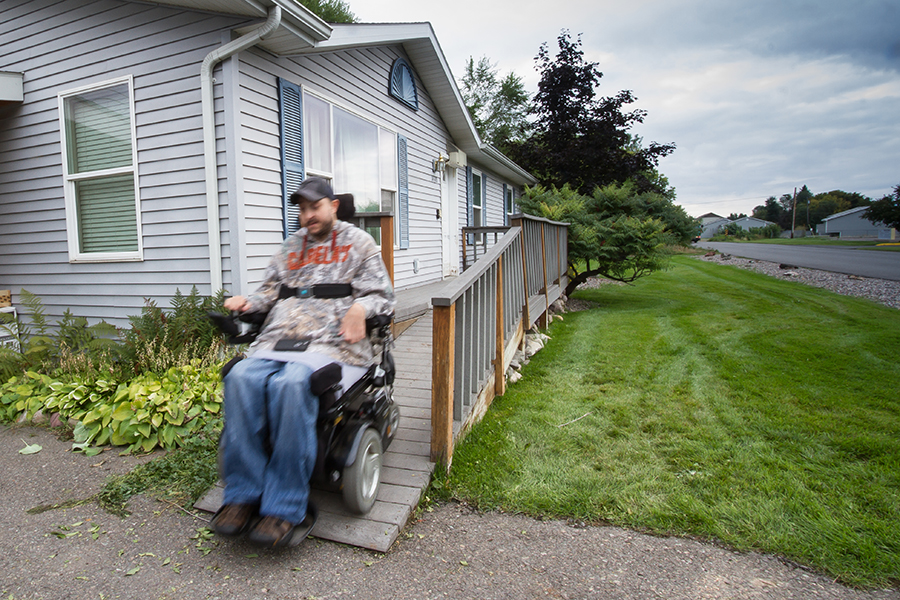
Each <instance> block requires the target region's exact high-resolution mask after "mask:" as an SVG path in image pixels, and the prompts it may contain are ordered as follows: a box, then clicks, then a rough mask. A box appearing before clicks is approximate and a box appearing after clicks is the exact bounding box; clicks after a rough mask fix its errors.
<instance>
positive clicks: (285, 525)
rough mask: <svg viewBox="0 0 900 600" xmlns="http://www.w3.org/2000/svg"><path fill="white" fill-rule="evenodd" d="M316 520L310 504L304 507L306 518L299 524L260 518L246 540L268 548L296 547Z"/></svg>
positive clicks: (316, 517)
mask: <svg viewBox="0 0 900 600" xmlns="http://www.w3.org/2000/svg"><path fill="white" fill-rule="evenodd" d="M318 518H319V511H318V510H317V509H316V506H315V505H314V504H313V503H312V502H310V503H308V504H307V506H306V516H305V517H303V521H301V522H300V523H297V524H296V525H295V524H294V523H291V522H290V521H286V520H285V519H279V518H278V517H272V516H268V517H262V518H261V519H260V520H259V521H258V522H257V523H256V524H255V525H254V526H253V528H252V529H251V530H250V533H249V534H248V535H247V539H248V540H249V541H251V542H253V543H255V544H260V545H262V546H269V547H278V546H297V545H298V544H300V542H302V541H303V540H305V539H306V537H307V536H308V535H309V533H310V531H312V528H313V526H315V524H316V521H317V520H318Z"/></svg>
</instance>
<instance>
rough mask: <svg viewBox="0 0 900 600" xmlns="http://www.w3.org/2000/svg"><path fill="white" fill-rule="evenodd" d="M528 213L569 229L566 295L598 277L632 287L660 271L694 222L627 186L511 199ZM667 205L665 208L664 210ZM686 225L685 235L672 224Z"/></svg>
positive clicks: (539, 190) (537, 191)
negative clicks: (674, 247)
mask: <svg viewBox="0 0 900 600" xmlns="http://www.w3.org/2000/svg"><path fill="white" fill-rule="evenodd" d="M517 202H518V203H519V206H521V208H522V210H523V211H524V212H526V213H528V214H532V215H536V216H540V217H544V218H548V219H553V220H556V221H565V222H568V223H569V224H570V225H569V232H568V238H569V247H568V251H569V284H568V286H566V294H567V295H570V294H572V292H574V291H575V288H577V287H578V286H579V285H580V284H582V283H584V282H585V281H586V280H587V279H588V278H589V277H594V276H598V275H599V276H601V277H606V278H607V279H613V280H615V281H622V282H626V283H629V282H632V281H634V280H636V279H638V278H640V277H643V276H645V275H649V274H650V273H652V272H653V271H658V270H660V269H664V268H666V266H667V264H668V256H669V253H668V250H667V248H668V246H670V245H672V244H675V243H679V242H680V241H682V240H684V238H685V237H687V242H689V241H690V235H693V231H695V230H696V220H694V219H691V218H690V217H688V216H687V215H686V214H684V216H683V218H682V217H681V216H678V218H677V219H673V216H676V215H677V213H678V212H679V211H681V213H684V211H683V209H681V207H678V206H674V205H672V204H671V201H670V200H668V199H667V198H664V197H660V194H658V193H656V192H639V191H638V190H637V188H636V186H635V185H634V184H633V183H631V182H628V183H625V184H622V185H619V184H609V185H607V186H604V187H596V188H594V192H593V194H591V195H584V194H580V193H578V192H577V191H576V190H574V189H573V188H572V187H570V186H569V185H564V186H563V187H562V188H559V189H558V188H556V187H550V188H544V187H542V186H536V187H534V188H530V189H528V190H527V191H526V193H525V195H524V196H522V197H521V198H519V199H518V200H517ZM667 204H668V205H669V207H668V208H666V205H667ZM667 220H668V221H674V222H677V223H681V224H682V225H688V224H690V227H691V229H690V232H691V233H687V234H686V233H685V232H684V231H682V230H680V229H678V225H677V223H676V224H675V225H672V224H670V223H669V222H667Z"/></svg>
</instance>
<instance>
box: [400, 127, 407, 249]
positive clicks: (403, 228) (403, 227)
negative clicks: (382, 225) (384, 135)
mask: <svg viewBox="0 0 900 600" xmlns="http://www.w3.org/2000/svg"><path fill="white" fill-rule="evenodd" d="M407 145H408V144H407V141H406V137H404V136H402V135H398V136H397V175H398V178H399V189H398V194H399V206H398V212H399V213H400V214H398V215H397V219H398V220H399V225H400V228H399V229H400V248H401V249H406V248H409V164H408V162H407Z"/></svg>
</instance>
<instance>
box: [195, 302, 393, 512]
mask: <svg viewBox="0 0 900 600" xmlns="http://www.w3.org/2000/svg"><path fill="white" fill-rule="evenodd" d="M266 316H267V313H242V314H240V315H237V314H232V315H230V316H226V315H223V314H220V313H210V314H209V317H210V318H211V319H212V320H213V322H214V323H215V324H216V325H217V326H218V327H219V329H220V330H221V331H222V332H223V333H225V334H226V335H227V339H228V343H229V344H247V343H250V342H252V341H253V340H254V339H256V336H257V335H258V334H259V332H260V330H261V329H262V326H263V323H264V322H265V319H266ZM241 322H243V323H244V325H243V326H241V325H240V324H241ZM392 322H393V315H376V316H375V317H372V318H370V319H367V320H366V331H367V335H368V336H369V339H370V341H371V342H372V344H373V346H374V348H375V350H376V360H375V362H374V364H372V365H371V366H369V367H368V368H361V367H355V368H353V367H348V368H346V369H345V368H344V367H345V366H342V365H341V364H340V363H337V362H329V363H328V364H325V365H324V366H322V367H320V368H318V369H317V370H316V371H315V372H314V373H313V374H312V376H311V377H310V388H311V391H312V393H313V394H315V395H316V396H318V397H319V415H318V419H317V422H316V432H317V436H318V452H317V455H316V465H315V469H314V470H313V475H312V478H311V481H310V483H311V485H313V486H314V487H317V488H322V489H325V490H328V491H339V492H340V493H341V495H342V497H343V501H344V505H345V506H346V507H347V509H348V510H350V511H351V512H354V513H357V514H365V513H367V512H369V510H371V508H372V506H373V504H374V503H375V498H376V496H377V495H378V489H379V486H380V483H381V467H382V456H383V453H384V451H385V450H386V449H387V448H388V446H390V444H391V442H392V441H393V439H394V436H395V434H396V432H397V427H398V425H399V422H400V409H399V407H398V406H397V404H396V402H394V399H393V382H394V375H395V372H396V370H395V367H394V359H393V356H392V355H391V351H390V349H391V347H392V345H393V334H392V332H391V324H392ZM242 358H244V357H243V356H242V355H241V356H237V357H235V358H233V359H232V360H231V361H229V363H228V364H226V365H225V366H224V367H223V369H222V377H223V379H224V377H225V375H227V373H228V371H229V370H230V369H231V367H232V366H233V365H234V364H235V363H236V362H237V361H238V360H241V359H242ZM344 371H352V373H344ZM226 426H227V424H226ZM222 439H223V440H224V436H223V438H222ZM220 455H221V452H220Z"/></svg>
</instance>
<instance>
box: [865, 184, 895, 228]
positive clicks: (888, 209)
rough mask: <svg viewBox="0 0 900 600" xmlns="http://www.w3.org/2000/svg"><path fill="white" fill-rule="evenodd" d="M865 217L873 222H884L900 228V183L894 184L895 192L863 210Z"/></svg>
mask: <svg viewBox="0 0 900 600" xmlns="http://www.w3.org/2000/svg"><path fill="white" fill-rule="evenodd" d="M863 217H865V218H866V219H868V220H870V221H872V222H873V223H884V224H885V225H887V226H888V227H893V228H894V229H900V184H897V185H896V186H894V192H893V193H892V194H889V195H887V196H885V197H884V198H882V199H881V200H876V201H875V202H873V203H872V204H870V205H869V208H867V209H866V210H865V211H864V212H863Z"/></svg>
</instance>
